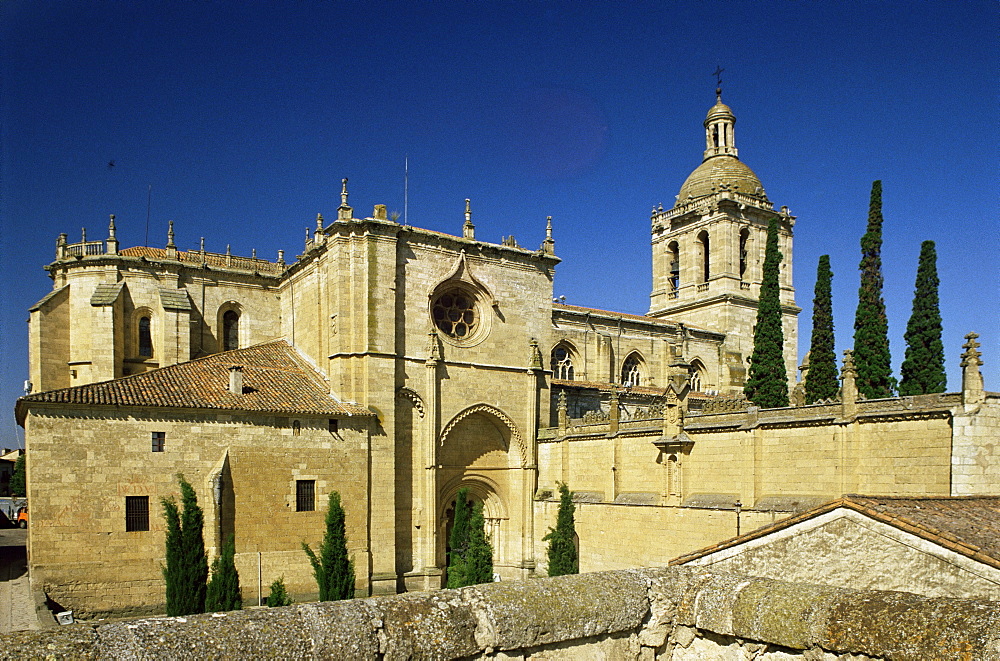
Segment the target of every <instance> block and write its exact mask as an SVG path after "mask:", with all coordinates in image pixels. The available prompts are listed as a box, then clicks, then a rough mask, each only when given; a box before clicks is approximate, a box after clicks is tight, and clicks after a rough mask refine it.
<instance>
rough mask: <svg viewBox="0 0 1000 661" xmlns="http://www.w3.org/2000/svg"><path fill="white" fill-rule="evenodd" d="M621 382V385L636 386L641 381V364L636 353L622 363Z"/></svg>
mask: <svg viewBox="0 0 1000 661" xmlns="http://www.w3.org/2000/svg"><path fill="white" fill-rule="evenodd" d="M621 382H622V385H623V386H637V385H639V384H640V383H641V382H642V372H641V364H640V362H639V356H637V355H636V354H632V355H631V356H629V357H628V358H626V359H625V362H624V363H622V378H621Z"/></svg>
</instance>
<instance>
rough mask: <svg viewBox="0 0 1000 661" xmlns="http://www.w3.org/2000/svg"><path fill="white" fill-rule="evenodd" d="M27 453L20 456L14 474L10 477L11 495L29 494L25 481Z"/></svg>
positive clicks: (15, 464) (15, 463)
mask: <svg viewBox="0 0 1000 661" xmlns="http://www.w3.org/2000/svg"><path fill="white" fill-rule="evenodd" d="M27 456H28V455H27V453H25V454H22V455H20V456H19V457H18V458H17V461H15V462H14V472H13V474H11V476H10V495H12V496H23V495H25V494H26V493H27V486H26V485H27V483H26V482H25V479H24V471H25V465H24V464H25V462H26V461H27Z"/></svg>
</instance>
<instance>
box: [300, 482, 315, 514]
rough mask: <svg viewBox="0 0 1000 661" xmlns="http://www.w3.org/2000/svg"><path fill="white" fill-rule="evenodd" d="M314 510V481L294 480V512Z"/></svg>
mask: <svg viewBox="0 0 1000 661" xmlns="http://www.w3.org/2000/svg"><path fill="white" fill-rule="evenodd" d="M315 510H316V480H295V511H296V512H313V511H315Z"/></svg>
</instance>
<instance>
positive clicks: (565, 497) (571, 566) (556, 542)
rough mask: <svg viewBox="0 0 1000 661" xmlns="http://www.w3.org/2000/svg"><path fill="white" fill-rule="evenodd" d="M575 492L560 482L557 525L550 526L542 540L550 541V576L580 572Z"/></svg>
mask: <svg viewBox="0 0 1000 661" xmlns="http://www.w3.org/2000/svg"><path fill="white" fill-rule="evenodd" d="M574 511H576V505H575V504H573V494H572V493H571V492H570V490H569V487H568V486H566V484H565V483H564V482H560V483H559V513H558V515H557V516H556V527H555V528H549V532H548V534H546V535H545V537H543V538H542V541H548V543H549V551H548V555H549V576H563V575H565V574H579V573H580V559H579V558H578V557H577V553H576V544H575V543H574V538H575V537H576V526H575V525H574V522H573V512H574Z"/></svg>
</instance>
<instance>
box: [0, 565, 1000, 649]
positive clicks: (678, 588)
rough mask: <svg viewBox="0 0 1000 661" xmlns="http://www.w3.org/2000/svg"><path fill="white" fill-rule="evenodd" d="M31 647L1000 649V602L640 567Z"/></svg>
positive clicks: (105, 628)
mask: <svg viewBox="0 0 1000 661" xmlns="http://www.w3.org/2000/svg"><path fill="white" fill-rule="evenodd" d="M20 658H49V659H58V658H77V659H85V658H94V659H96V658H131V659H153V658H157V659H164V658H178V659H180V658H202V659H222V658H328V659H410V658H428V659H430V658H434V659H456V658H499V659H522V660H523V659H528V658H532V659H547V660H553V659H598V658H600V659H607V658H613V659H623V660H628V659H636V660H640V659H641V660H644V661H645V660H647V659H672V660H682V659H733V658H755V659H784V660H788V659H794V658H802V659H809V660H811V661H815V660H819V659H823V660H830V661H833V660H834V659H843V658H850V659H873V658H878V659H914V660H916V659H920V660H924V659H998V658H1000V603H998V602H992V601H984V600H965V599H946V598H927V597H920V596H917V595H913V594H909V593H905V592H877V591H858V590H847V589H839V588H832V587H823V586H817V585H806V584H796V583H787V582H783V581H775V580H771V579H763V578H750V577H744V576H738V575H731V574H721V573H715V572H710V571H706V570H701V569H691V568H684V567H670V568H666V569H630V570H621V571H615V572H604V573H594V574H581V575H576V576H563V577H558V578H549V579H537V580H526V581H515V582H509V583H493V584H489V585H482V586H474V587H470V588H464V589H461V590H440V591H435V592H425V593H410V594H404V595H393V596H385V597H374V598H369V599H356V600H351V601H342V602H326V603H313V604H301V605H293V606H289V607H285V608H276V609H250V610H245V611H239V612H232V613H215V614H207V615H198V616H190V617H176V618H167V617H163V618H149V619H141V620H129V621H119V622H113V623H108V624H92V625H73V626H66V627H61V628H59V629H55V630H49V631H44V632H19V633H16V634H11V635H9V636H3V637H0V659H20Z"/></svg>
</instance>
